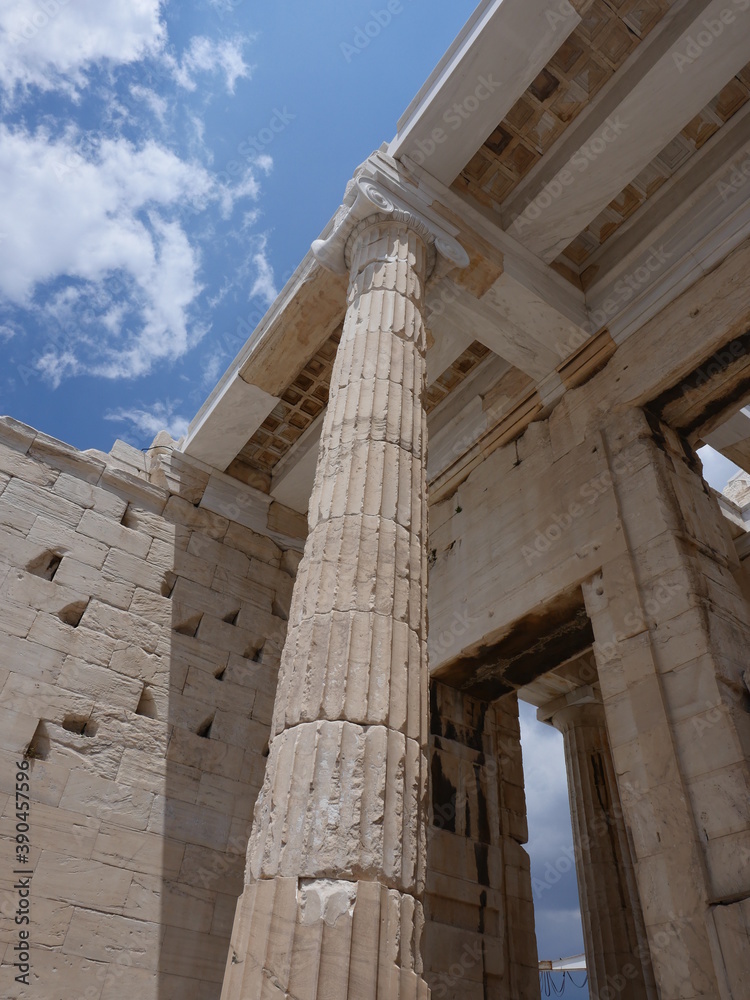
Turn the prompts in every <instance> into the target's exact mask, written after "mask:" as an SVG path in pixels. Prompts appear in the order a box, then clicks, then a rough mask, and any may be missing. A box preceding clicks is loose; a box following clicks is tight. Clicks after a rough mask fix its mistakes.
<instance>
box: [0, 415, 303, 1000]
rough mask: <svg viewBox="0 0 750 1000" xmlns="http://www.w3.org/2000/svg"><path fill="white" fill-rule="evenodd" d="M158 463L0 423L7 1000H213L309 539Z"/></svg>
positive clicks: (122, 448) (0, 840)
mask: <svg viewBox="0 0 750 1000" xmlns="http://www.w3.org/2000/svg"><path fill="white" fill-rule="evenodd" d="M155 445H156V447H155V448H153V449H151V450H150V452H149V453H148V455H147V456H144V455H143V454H142V453H141V452H138V451H136V450H134V449H131V448H129V447H128V446H127V445H123V444H122V443H120V442H118V443H117V444H116V446H115V447H114V448H113V450H112V452H111V453H110V455H103V454H101V453H96V452H86V453H80V452H77V451H76V450H75V449H72V448H70V447H68V446H67V445H64V444H62V443H61V442H59V441H55V440H54V439H52V438H49V437H47V436H46V435H44V434H39V433H37V432H35V431H34V430H33V429H31V428H29V427H26V426H25V425H22V424H18V423H17V422H15V421H12V420H10V419H8V418H3V419H1V420H0V845H1V846H0V891H1V898H2V904H1V905H0V959H1V964H0V995H2V996H4V997H9V998H24V1000H26V998H29V1000H30V998H34V1000H71V998H73V997H75V998H76V1000H121V998H126V997H127V998H132V997H134V996H137V997H139V1000H141V998H142V1000H177V998H179V1000H215V998H218V996H219V993H220V989H221V980H222V977H223V973H224V966H225V963H226V956H227V953H228V947H229V935H230V930H231V926H232V920H233V916H234V909H235V903H236V899H237V897H238V895H239V894H240V892H241V890H242V883H243V868H244V855H245V848H246V843H247V837H248V834H249V827H250V822H251V817H252V810H253V805H254V801H255V797H256V794H257V792H258V789H259V787H260V785H261V782H262V778H263V772H264V766H265V754H266V753H267V742H268V734H269V727H270V721H271V712H272V708H273V700H274V694H275V688H276V674H277V669H278V663H279V654H280V650H281V646H282V644H283V640H284V635H285V631H286V614H287V609H288V606H289V601H290V598H291V591H292V585H293V580H294V573H295V571H296V568H297V564H298V561H299V557H300V553H301V549H302V545H303V538H304V534H305V524H304V519H302V518H300V517H299V515H297V514H295V513H294V512H292V511H289V510H286V509H285V508H282V507H280V506H279V505H278V504H274V503H272V502H271V501H270V500H269V498H268V497H267V496H265V495H264V494H262V493H259V492H258V491H257V490H254V489H252V488H251V487H247V486H244V485H243V484H242V483H239V482H238V481H236V480H232V479H230V478H229V477H227V476H223V475H221V474H217V473H215V472H213V470H211V469H209V468H207V467H203V466H200V465H199V464H196V463H194V462H189V461H188V460H187V459H185V458H184V456H182V455H181V454H179V453H178V452H175V451H174V450H173V449H174V443H173V442H170V441H169V439H168V438H166V437H165V436H160V437H159V438H158V439H157V441H156V442H155ZM18 764H20V765H21V770H20V771H19V768H18V767H17V765H18ZM24 768H25V769H26V770H24ZM19 774H20V776H21V778H24V777H25V779H26V781H27V782H28V785H29V786H30V793H29V801H30V808H29V809H28V816H27V817H26V816H25V812H24V810H25V809H26V807H25V806H24V805H23V801H24V799H23V796H24V795H25V794H26V793H25V790H24V783H23V781H20V780H19V781H18V782H17V780H16V778H17V775H19ZM17 787H18V788H19V789H20V792H19V798H18V801H17V795H16V789H17ZM17 806H18V807H19V808H18V809H17ZM21 813H24V815H21ZM19 816H20V819H19ZM26 820H28V827H29V831H28V837H29V848H30V850H29V853H28V855H27V857H28V863H25V862H24V861H23V860H19V858H20V857H21V855H22V854H24V846H25V844H24V843H23V836H21V837H20V838H19V840H20V843H16V834H17V832H18V831H21V832H22V833H23V831H24V830H25V825H24V824H25V822H26ZM15 871H24V872H28V873H29V874H31V873H33V874H31V881H30V893H29V895H28V897H26V896H25V895H24V894H23V893H22V889H21V888H19V886H24V885H25V882H24V879H25V878H28V875H22V876H18V875H15V874H14V872H15ZM26 898H28V901H29V911H28V916H29V918H30V922H29V924H28V925H27V924H25V923H24V922H21V923H17V922H16V917H17V916H18V915H19V913H20V914H21V915H22V916H23V915H24V914H25V913H26V911H25V903H22V902H21V900H22V899H26ZM19 907H21V908H22V909H20V910H19ZM26 928H28V932H29V937H28V938H20V937H19V932H20V931H21V930H24V929H26ZM25 943H26V944H28V945H29V948H30V966H31V969H30V972H29V975H28V977H27V978H28V985H26V984H25V983H24V982H18V981H17V980H16V978H15V977H16V976H17V975H21V977H22V978H23V963H19V965H17V966H16V965H14V963H16V962H18V961H19V957H20V954H21V952H20V950H19V946H20V945H23V944H25Z"/></svg>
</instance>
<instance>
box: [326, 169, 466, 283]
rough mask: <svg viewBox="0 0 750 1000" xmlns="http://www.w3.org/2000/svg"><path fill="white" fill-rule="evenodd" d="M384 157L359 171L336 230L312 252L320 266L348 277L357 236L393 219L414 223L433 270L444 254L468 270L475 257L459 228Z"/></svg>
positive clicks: (336, 221)
mask: <svg viewBox="0 0 750 1000" xmlns="http://www.w3.org/2000/svg"><path fill="white" fill-rule="evenodd" d="M378 155H379V154H374V156H372V157H370V158H369V159H368V160H366V161H365V162H364V163H363V164H362V166H361V167H359V169H358V170H357V172H356V173H355V175H354V177H353V178H352V180H351V181H350V182H349V184H348V185H347V188H346V194H345V195H344V201H343V203H342V205H341V207H340V208H339V210H338V212H337V213H336V216H335V218H334V222H333V227H332V229H331V232H330V233H329V234H328V235H327V236H325V237H323V238H321V239H319V240H316V241H315V242H314V243H313V245H312V251H313V254H314V255H315V257H316V259H317V260H318V262H319V263H320V264H322V265H323V267H326V268H328V270H329V271H334V272H336V273H337V274H346V273H347V272H348V270H349V265H350V262H351V250H352V246H353V243H354V241H355V240H356V237H357V235H358V234H359V233H360V232H362V231H363V230H364V229H365V228H367V225H368V223H369V221H370V220H372V222H374V223H376V222H382V221H385V220H387V219H393V221H394V222H402V223H404V224H406V225H408V226H409V227H410V228H412V229H414V230H415V231H416V232H418V233H419V235H420V236H421V237H422V238H423V239H424V241H425V243H426V244H427V246H428V248H429V249H430V250H431V251H432V253H431V255H430V266H429V270H430V271H432V269H433V268H434V264H435V261H436V259H437V256H438V254H440V255H442V256H443V257H445V258H446V260H448V261H449V262H450V263H451V264H453V266H454V267H461V268H464V267H467V266H468V264H469V255H468V253H467V252H466V250H465V249H464V248H463V247H462V246H461V244H460V243H459V241H458V239H457V238H456V236H457V230H456V229H455V228H454V227H453V226H451V225H450V224H449V223H448V222H446V221H445V220H441V219H440V218H439V217H438V216H437V215H436V214H435V213H434V212H433V211H431V209H430V205H429V202H428V201H427V200H426V199H425V197H424V195H423V194H422V193H421V192H420V191H419V189H418V188H416V187H413V186H411V185H407V184H406V183H405V182H403V181H400V182H397V181H395V180H394V178H393V177H390V176H388V175H387V174H386V172H385V171H384V170H382V169H381V168H380V166H379V164H378V162H377V159H376V157H377V156H378Z"/></svg>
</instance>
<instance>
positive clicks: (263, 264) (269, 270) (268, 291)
mask: <svg viewBox="0 0 750 1000" xmlns="http://www.w3.org/2000/svg"><path fill="white" fill-rule="evenodd" d="M253 265H254V267H255V281H254V282H253V286H252V288H251V289H250V298H254V297H255V296H256V295H257V296H258V298H261V299H263V300H264V301H265V303H266V305H269V306H270V305H271V303H272V302H273V301H274V299H275V298H276V296H277V295H278V294H279V293H278V289H277V288H276V283H275V281H274V274H273V267H272V266H271V262H270V261H269V259H268V256H267V253H266V239H265V237H264V238H262V239H261V242H260V246H259V248H258V250H257V251H256V253H254V254H253Z"/></svg>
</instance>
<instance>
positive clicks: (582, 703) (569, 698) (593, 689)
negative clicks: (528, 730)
mask: <svg viewBox="0 0 750 1000" xmlns="http://www.w3.org/2000/svg"><path fill="white" fill-rule="evenodd" d="M536 717H537V719H538V720H539V721H540V722H546V723H547V725H549V726H554V728H555V729H559V730H560V732H564V731H565V730H566V729H567V728H569V727H570V726H576V725H577V726H585V725H597V726H604V725H605V721H604V705H603V703H602V696H601V693H600V691H599V687H598V685H594V684H587V685H585V686H584V687H577V688H576V689H575V690H574V691H569V692H568V693H567V694H564V695H562V696H561V697H560V698H555V699H554V701H549V702H547V704H546V705H542V707H541V708H538V709H537V713H536Z"/></svg>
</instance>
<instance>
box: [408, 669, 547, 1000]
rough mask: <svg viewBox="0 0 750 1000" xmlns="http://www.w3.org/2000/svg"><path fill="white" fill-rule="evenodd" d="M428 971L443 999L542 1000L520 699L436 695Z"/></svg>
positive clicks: (434, 689)
mask: <svg viewBox="0 0 750 1000" xmlns="http://www.w3.org/2000/svg"><path fill="white" fill-rule="evenodd" d="M430 790H431V805H430V825H429V827H428V840H427V898H426V901H425V918H426V923H425V970H426V978H427V980H428V982H429V984H430V986H431V988H432V996H433V998H434V1000H505V998H508V997H513V998H514V1000H534V998H538V997H539V973H538V966H537V954H536V936H535V933H534V907H533V902H532V895H531V876H530V872H529V858H528V855H527V854H526V851H525V850H524V848H523V846H522V845H523V844H525V843H526V841H527V840H528V827H527V823H526V798H525V795H524V781H523V763H522V757H521V734H520V728H519V722H518V700H517V698H516V697H515V695H510V696H508V697H506V698H503V699H501V700H500V701H498V702H496V703H495V704H492V705H490V704H487V703H486V702H482V701H479V700H477V699H475V698H470V697H467V696H466V695H462V694H461V692H460V691H456V690H455V689H453V688H450V687H446V686H445V685H443V684H440V683H438V682H436V681H433V683H432V685H431V687H430Z"/></svg>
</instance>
